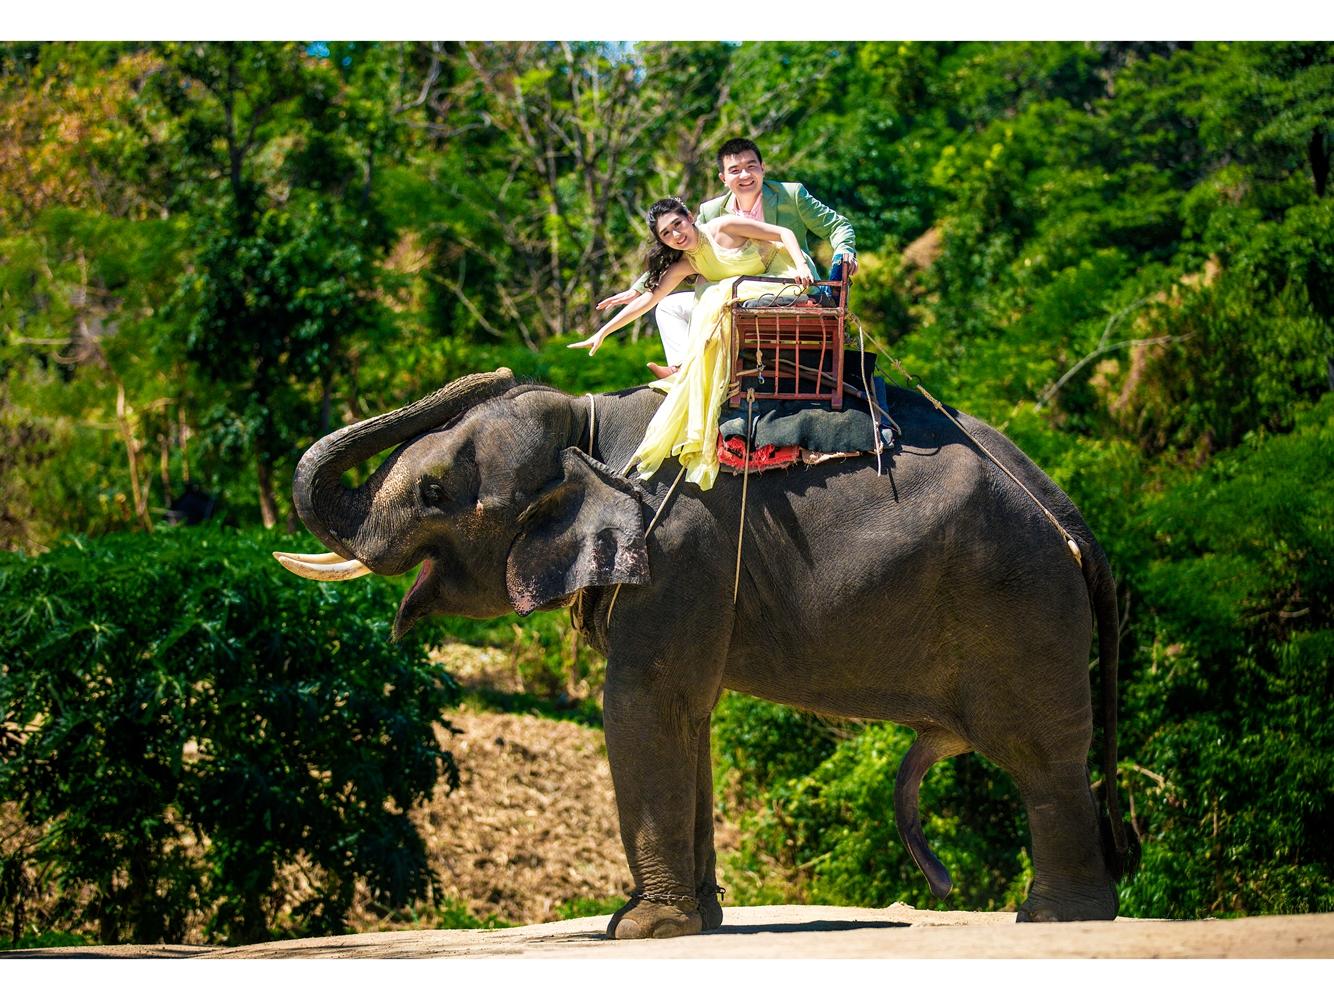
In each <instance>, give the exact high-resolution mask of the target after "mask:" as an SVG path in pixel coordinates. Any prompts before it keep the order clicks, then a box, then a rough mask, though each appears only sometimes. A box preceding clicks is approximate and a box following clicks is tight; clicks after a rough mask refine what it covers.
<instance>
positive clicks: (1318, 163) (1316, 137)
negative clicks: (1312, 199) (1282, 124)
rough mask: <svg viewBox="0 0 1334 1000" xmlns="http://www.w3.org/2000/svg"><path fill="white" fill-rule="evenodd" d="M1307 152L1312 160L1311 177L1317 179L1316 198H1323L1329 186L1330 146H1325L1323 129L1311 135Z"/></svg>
mask: <svg viewBox="0 0 1334 1000" xmlns="http://www.w3.org/2000/svg"><path fill="white" fill-rule="evenodd" d="M1306 151H1307V154H1308V155H1309V156H1310V159H1311V176H1312V177H1314V178H1315V196H1316V197H1317V198H1323V197H1325V188H1326V186H1327V185H1328V184H1329V146H1328V145H1326V144H1325V130H1324V129H1323V128H1317V129H1315V130H1314V131H1313V132H1312V133H1311V143H1310V145H1309V146H1307V147H1306Z"/></svg>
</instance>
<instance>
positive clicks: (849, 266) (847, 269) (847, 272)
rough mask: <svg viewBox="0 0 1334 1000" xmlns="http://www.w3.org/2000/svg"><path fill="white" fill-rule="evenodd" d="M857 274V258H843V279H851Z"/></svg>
mask: <svg viewBox="0 0 1334 1000" xmlns="http://www.w3.org/2000/svg"><path fill="white" fill-rule="evenodd" d="M856 273H857V258H856V257H844V258H843V277H845V278H851V277H852V276H853V275H854V274H856Z"/></svg>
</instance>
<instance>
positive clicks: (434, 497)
mask: <svg viewBox="0 0 1334 1000" xmlns="http://www.w3.org/2000/svg"><path fill="white" fill-rule="evenodd" d="M421 494H422V502H423V503H425V504H426V505H428V506H430V507H439V506H441V505H442V504H443V503H444V502H445V498H446V494H445V488H444V487H443V486H441V485H440V484H439V483H438V482H436V481H435V480H434V479H428V480H426V482H424V483H422V485H421Z"/></svg>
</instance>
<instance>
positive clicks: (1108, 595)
mask: <svg viewBox="0 0 1334 1000" xmlns="http://www.w3.org/2000/svg"><path fill="white" fill-rule="evenodd" d="M1081 541H1082V540H1081ZM1080 547H1081V549H1082V550H1083V556H1084V558H1083V559H1082V560H1081V568H1082V569H1083V572H1084V582H1085V583H1086V584H1087V585H1088V590H1089V598H1090V600H1091V601H1092V604H1093V612H1094V614H1095V615H1096V616H1097V620H1098V664H1099V666H1100V667H1101V672H1102V720H1103V723H1102V724H1103V737H1102V742H1103V747H1102V754H1103V756H1102V762H1103V780H1102V797H1103V801H1104V803H1105V804H1106V806H1107V815H1106V817H1105V818H1104V823H1103V846H1104V853H1105V854H1106V860H1107V867H1108V869H1109V871H1110V872H1111V875H1112V878H1113V879H1117V880H1119V879H1123V878H1129V877H1130V876H1131V875H1133V874H1135V871H1136V869H1138V868H1139V860H1140V844H1139V837H1138V836H1137V835H1136V833H1135V831H1134V830H1133V829H1132V828H1129V827H1127V826H1126V824H1125V822H1124V821H1123V820H1122V817H1121V803H1120V798H1119V795H1118V793H1117V773H1116V701H1117V665H1118V661H1119V659H1120V655H1121V648H1120V643H1121V636H1120V625H1121V622H1120V616H1119V615H1118V614H1117V607H1116V583H1115V581H1114V580H1113V579H1112V568H1111V565H1110V564H1109V563H1108V562H1107V554H1106V553H1105V552H1103V550H1102V546H1100V545H1099V544H1098V543H1097V542H1096V541H1093V542H1091V543H1090V542H1089V541H1082V544H1081V546H1080Z"/></svg>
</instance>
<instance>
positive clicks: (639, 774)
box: [603, 668, 711, 938]
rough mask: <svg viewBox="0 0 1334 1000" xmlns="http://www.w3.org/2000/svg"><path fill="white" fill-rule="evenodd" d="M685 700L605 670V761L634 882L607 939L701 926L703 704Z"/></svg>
mask: <svg viewBox="0 0 1334 1000" xmlns="http://www.w3.org/2000/svg"><path fill="white" fill-rule="evenodd" d="M659 676H662V675H661V674H660V675H659ZM691 701H692V699H691V698H690V697H689V696H688V695H687V694H685V693H683V692H679V691H671V692H668V691H663V690H661V689H655V688H654V687H653V686H651V685H649V684H640V683H627V682H626V681H624V680H613V678H612V670H611V669H610V668H609V669H608V679H607V687H606V690H605V693H604V708H603V717H604V725H605V731H606V739H607V759H608V761H609V763H610V764H611V776H612V782H613V784H614V786H615V789H616V810H617V813H618V814H619V817H620V824H621V842H622V843H623V844H624V845H625V854H626V859H627V860H628V861H629V863H630V872H631V874H632V875H633V877H634V882H635V892H634V895H632V896H631V898H630V901H629V902H628V903H626V905H625V906H623V907H621V909H620V910H618V911H617V912H616V914H615V915H614V916H613V917H612V919H611V923H610V925H609V926H608V928H607V936H608V937H613V938H666V937H678V936H680V935H683V934H698V933H699V932H700V931H701V930H703V928H704V919H703V916H702V915H701V913H700V908H699V905H698V900H697V896H696V885H697V881H696V864H697V853H696V830H697V826H698V824H697V818H696V813H697V807H698V802H699V790H698V787H697V785H698V775H699V767H700V766H701V765H700V763H699V749H700V745H701V736H700V731H701V728H702V729H703V730H704V732H705V737H704V745H705V746H707V728H708V704H707V703H706V704H705V705H704V707H703V711H702V712H701V711H699V710H698V708H697V707H692V704H691ZM704 766H707V763H706V764H705V765H704ZM710 794H711V793H710ZM710 841H711V838H710Z"/></svg>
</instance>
